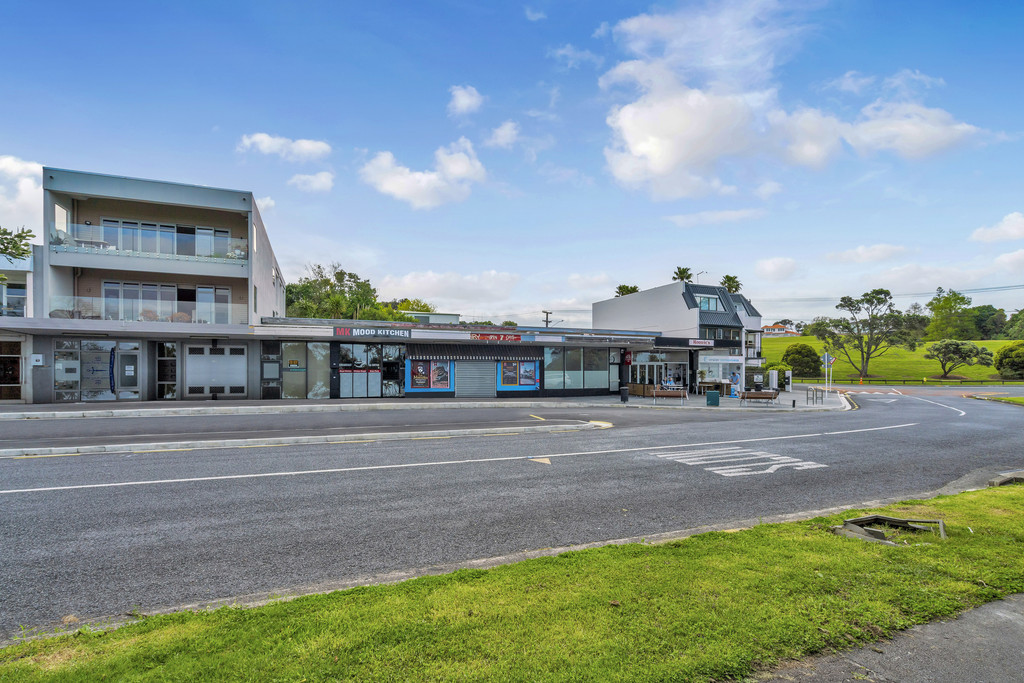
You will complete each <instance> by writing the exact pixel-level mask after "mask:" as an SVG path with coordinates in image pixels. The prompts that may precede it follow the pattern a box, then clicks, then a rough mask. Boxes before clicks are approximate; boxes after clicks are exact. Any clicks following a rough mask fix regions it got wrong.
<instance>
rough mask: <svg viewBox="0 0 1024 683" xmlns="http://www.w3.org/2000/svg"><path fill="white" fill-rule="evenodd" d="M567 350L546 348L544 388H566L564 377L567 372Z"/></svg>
mask: <svg viewBox="0 0 1024 683" xmlns="http://www.w3.org/2000/svg"><path fill="white" fill-rule="evenodd" d="M564 351H565V349H561V348H553V347H546V348H545V349H544V388H545V389H562V388H564V387H565V380H564V377H563V374H564V371H565V354H564Z"/></svg>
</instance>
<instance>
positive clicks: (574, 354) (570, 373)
mask: <svg viewBox="0 0 1024 683" xmlns="http://www.w3.org/2000/svg"><path fill="white" fill-rule="evenodd" d="M565 388H566V389H582V388H583V349H581V348H568V349H565Z"/></svg>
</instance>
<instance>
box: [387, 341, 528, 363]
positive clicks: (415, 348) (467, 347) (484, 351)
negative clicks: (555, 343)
mask: <svg viewBox="0 0 1024 683" xmlns="http://www.w3.org/2000/svg"><path fill="white" fill-rule="evenodd" d="M405 357H406V358H421V359H423V360H544V347H543V346H520V345H518V344H406V345H405Z"/></svg>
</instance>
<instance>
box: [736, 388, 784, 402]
mask: <svg viewBox="0 0 1024 683" xmlns="http://www.w3.org/2000/svg"><path fill="white" fill-rule="evenodd" d="M739 397H740V405H743V404H744V403H746V402H747V401H764V402H765V403H768V404H772V403H778V402H779V392H778V391H775V390H765V391H741V392H739Z"/></svg>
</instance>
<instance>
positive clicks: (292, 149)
mask: <svg viewBox="0 0 1024 683" xmlns="http://www.w3.org/2000/svg"><path fill="white" fill-rule="evenodd" d="M237 149H238V151H239V152H246V151H248V150H250V149H255V150H256V151H258V152H260V153H262V154H276V155H277V156H279V157H281V158H282V159H285V160H287V161H313V160H315V159H322V158H324V157H326V156H327V155H329V154H330V153H331V146H330V145H329V144H327V143H326V142H324V141H323V140H304V139H303V140H291V139H289V138H285V137H280V136H276V135H268V134H266V133H254V134H252V135H243V136H242V139H241V140H240V141H239V143H238V148H237Z"/></svg>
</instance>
